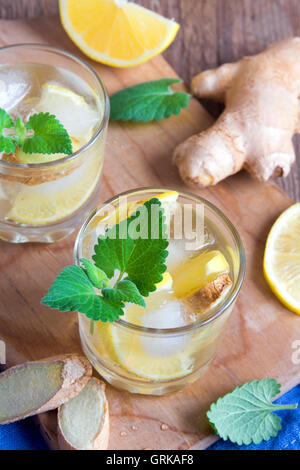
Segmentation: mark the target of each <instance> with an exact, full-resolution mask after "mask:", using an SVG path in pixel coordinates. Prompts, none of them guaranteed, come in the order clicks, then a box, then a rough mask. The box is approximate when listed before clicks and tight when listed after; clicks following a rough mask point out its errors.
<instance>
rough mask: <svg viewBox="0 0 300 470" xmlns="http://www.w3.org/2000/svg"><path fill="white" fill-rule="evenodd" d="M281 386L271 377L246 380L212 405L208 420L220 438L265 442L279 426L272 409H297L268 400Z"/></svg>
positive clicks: (240, 443) (274, 433) (240, 442)
mask: <svg viewBox="0 0 300 470" xmlns="http://www.w3.org/2000/svg"><path fill="white" fill-rule="evenodd" d="M280 387H281V386H280V384H279V383H277V381H276V380H275V379H271V378H266V379H262V380H253V381H252V382H247V383H245V384H244V385H242V386H241V387H237V388H235V389H234V390H233V391H232V392H231V393H228V394H227V395H225V396H224V397H222V398H219V399H218V400H217V401H216V403H213V404H212V405H211V407H210V410H209V411H208V412H207V417H208V419H209V422H210V423H211V425H212V427H213V428H214V430H215V431H216V433H217V434H218V435H219V436H220V437H222V438H223V439H224V440H227V439H229V440H230V441H231V442H234V443H236V444H239V445H242V444H245V445H249V444H251V443H254V444H259V443H260V442H262V441H267V440H268V439H270V438H271V437H275V436H277V434H278V432H279V431H280V429H281V418H280V417H279V416H277V415H276V414H274V413H273V412H274V411H279V410H286V409H296V408H297V405H277V404H273V403H271V398H273V397H275V396H276V395H278V393H279V392H280Z"/></svg>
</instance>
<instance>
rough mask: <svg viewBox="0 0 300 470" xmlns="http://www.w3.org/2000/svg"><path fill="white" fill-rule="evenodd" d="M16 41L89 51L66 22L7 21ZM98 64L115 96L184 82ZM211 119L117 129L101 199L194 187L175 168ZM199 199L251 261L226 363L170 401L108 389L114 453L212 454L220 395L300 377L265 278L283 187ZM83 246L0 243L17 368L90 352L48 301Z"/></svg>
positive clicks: (5, 335) (8, 37)
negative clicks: (263, 381) (137, 86)
mask: <svg viewBox="0 0 300 470" xmlns="http://www.w3.org/2000/svg"><path fill="white" fill-rule="evenodd" d="M12 42H19V43H20V42H43V43H47V44H52V45H55V46H60V47H63V48H64V49H67V50H70V51H71V52H75V53H78V54H79V55H81V54H80V53H79V52H78V50H77V48H76V46H74V44H73V43H72V42H71V41H70V40H69V38H68V37H67V35H66V34H65V32H64V31H63V29H62V27H61V26H60V24H59V21H58V18H57V17H53V18H50V17H49V18H43V19H40V20H39V21H38V22H37V21H35V20H28V21H12V22H7V21H5V20H1V21H0V45H4V44H9V43H12ZM91 63H92V65H93V66H94V67H95V69H96V70H97V71H98V72H99V74H100V75H101V76H102V78H103V80H104V82H105V83H106V85H107V87H108V89H109V92H110V93H111V92H114V91H116V90H118V89H121V88H123V87H124V86H128V85H132V84H134V83H138V82H141V81H143V80H150V79H157V78H159V77H170V76H174V71H173V70H172V69H171V68H170V66H169V65H168V64H167V63H166V62H165V61H164V59H163V58H162V57H160V56H159V57H157V58H155V59H154V60H152V61H150V62H148V63H146V64H143V65H142V66H140V67H137V68H135V69H112V68H110V67H106V66H102V65H100V64H96V63H94V62H91ZM210 123H211V118H210V116H209V115H208V114H207V112H206V111H205V110H204V109H203V108H202V106H201V105H200V104H199V102H198V101H196V100H195V99H193V100H191V103H190V106H189V108H188V109H187V110H183V111H182V112H181V113H180V114H179V115H178V116H173V117H172V118H170V119H166V120H163V121H161V122H159V123H149V124H140V123H136V124H133V123H124V124H120V123H111V124H110V126H109V133H108V143H107V147H106V157H105V165H104V175H103V178H102V190H101V201H103V200H105V199H107V198H108V197H110V196H112V195H113V194H117V193H119V192H121V191H124V190H127V189H130V188H135V187H138V186H169V187H174V188H178V189H181V188H184V189H187V188H186V187H184V185H183V183H182V182H181V181H180V179H179V177H178V173H177V170H176V168H175V167H174V166H173V165H172V163H171V154H172V150H173V148H174V146H175V145H176V144H177V143H178V142H180V141H182V140H183V139H185V138H186V137H187V136H189V135H191V134H193V133H195V132H196V131H199V130H201V129H204V128H205V127H207V126H208V125H209V124H210ZM198 193H199V194H201V195H202V196H204V197H206V198H207V199H209V200H210V201H212V202H213V203H215V204H216V205H217V206H218V207H220V208H221V209H222V210H223V211H224V212H225V213H226V214H227V215H228V216H229V218H230V219H231V221H232V222H233V223H234V224H235V225H236V227H237V229H238V230H239V232H240V233H241V236H242V239H243V242H244V244H245V249H246V257H247V263H248V267H247V274H246V279H245V283H244V286H243V288H242V291H241V293H240V296H239V298H238V300H237V304H236V307H235V309H234V312H233V314H232V316H231V318H230V321H229V325H228V327H227V329H226V332H225V335H224V338H223V341H222V344H221V347H220V350H219V353H218V356H217V358H216V359H215V361H214V362H213V364H212V366H211V368H210V369H209V371H208V372H207V373H206V374H205V375H204V376H203V377H202V378H200V379H199V380H198V381H196V382H195V383H194V384H193V385H192V386H190V387H188V388H186V389H185V390H184V391H182V392H179V393H176V394H172V395H170V396H166V397H161V398H157V397H156V398H155V397H143V396H135V395H131V394H129V393H126V392H119V391H117V390H116V389H114V388H112V387H110V386H108V387H107V393H108V399H109V405H110V416H111V437H110V444H109V445H110V448H111V449H145V448H151V449H161V448H163V449H186V448H192V447H193V448H197V449H201V448H205V447H206V446H207V445H209V444H210V443H212V442H213V441H214V440H215V439H216V436H215V435H213V434H211V429H210V428H209V426H208V423H207V420H206V417H205V412H206V411H207V409H208V407H209V404H210V403H211V402H212V401H214V400H215V399H216V398H217V397H218V396H221V395H223V394H224V393H226V392H228V391H230V390H231V389H233V388H234V387H235V386H236V385H238V384H241V383H243V382H245V381H248V380H252V379H254V378H262V377H267V376H271V377H274V378H276V379H277V380H278V381H279V382H280V383H281V384H282V385H283V387H282V392H284V391H286V390H287V389H289V388H291V387H293V386H294V385H295V384H296V383H298V382H299V381H300V368H299V366H297V365H295V364H293V362H292V353H293V349H292V343H293V341H295V340H299V338H300V317H299V316H297V315H294V314H292V313H291V312H289V311H287V310H286V309H285V308H284V307H283V306H282V305H281V304H280V303H279V302H278V301H277V299H276V298H275V297H274V296H273V295H272V293H271V292H270V290H269V288H268V286H267V284H266V282H265V281H264V278H263V273H262V257H263V251H264V245H265V240H266V236H267V233H268V231H269V229H270V227H271V224H272V223H273V222H274V220H275V218H276V217H277V216H278V215H279V214H280V213H281V211H282V210H284V209H285V208H286V207H288V206H289V205H290V203H291V201H290V199H289V198H288V196H286V195H285V194H284V193H283V192H282V191H281V190H280V188H278V187H277V186H275V185H274V184H266V185H262V184H258V183H256V182H255V181H254V180H252V179H251V178H250V177H249V176H248V175H247V174H246V173H245V172H241V173H239V174H238V175H235V176H234V177H231V178H228V179H227V180H226V181H224V182H223V183H221V184H219V185H217V186H216V187H213V188H210V189H208V190H205V191H198ZM99 202H100V201H99ZM73 244H74V236H71V237H69V238H68V239H66V240H65V241H62V242H60V243H57V244H54V245H30V244H28V245H11V244H8V243H4V242H0V252H1V257H0V339H1V340H4V341H5V343H6V345H7V366H11V365H13V364H16V363H20V362H23V361H25V360H32V359H39V358H43V357H46V356H50V355H54V354H59V353H69V352H76V351H81V347H80V342H79V335H78V325H77V318H76V315H75V314H71V313H60V312H58V311H53V310H50V309H48V308H46V307H45V306H41V305H40V300H41V298H42V297H43V295H44V294H45V292H46V291H47V289H48V287H49V285H50V284H51V282H52V281H53V279H54V278H55V277H56V275H57V274H58V272H59V271H60V270H61V269H62V268H63V267H64V266H65V265H67V264H71V263H72V251H73ZM39 424H40V425H41V427H42V429H43V431H44V432H46V433H47V436H48V438H49V439H50V441H51V443H52V446H53V447H55V441H56V421H55V413H52V414H45V415H41V416H40V417H39ZM163 425H166V426H163ZM135 428H137V430H135Z"/></svg>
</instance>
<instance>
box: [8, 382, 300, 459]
mask: <svg viewBox="0 0 300 470" xmlns="http://www.w3.org/2000/svg"><path fill="white" fill-rule="evenodd" d="M276 403H282V404H288V403H289V404H290V403H299V407H298V409H297V410H287V411H281V412H280V417H281V418H282V430H281V431H280V432H279V433H278V436H277V437H274V438H273V439H270V440H269V441H267V442H263V443H261V444H259V445H250V446H237V445H235V444H232V443H231V442H228V441H226V442H225V441H223V440H222V439H220V440H219V441H217V442H216V443H215V444H213V445H212V446H211V447H209V449H208V450H237V449H239V450H300V384H299V385H297V387H295V388H293V389H292V390H290V391H289V392H287V393H286V394H285V395H283V396H282V397H281V398H279V399H278V400H276ZM0 450H47V445H46V444H45V442H44V440H43V438H42V436H41V435H40V433H39V431H38V429H37V428H36V426H35V424H34V423H33V421H32V420H31V419H30V418H29V419H26V420H24V421H20V422H18V423H13V424H7V425H5V426H0Z"/></svg>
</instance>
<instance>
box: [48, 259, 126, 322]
mask: <svg viewBox="0 0 300 470" xmlns="http://www.w3.org/2000/svg"><path fill="white" fill-rule="evenodd" d="M42 304H44V305H47V306H48V307H50V308H57V309H59V310H60V311H62V312H65V311H71V312H74V311H78V312H80V313H84V314H85V315H86V316H87V317H88V318H91V319H92V320H94V321H99V320H101V321H102V322H107V321H110V322H112V321H114V320H118V318H119V317H120V316H121V315H123V310H122V309H123V307H124V304H123V303H121V302H114V301H111V300H110V299H107V298H104V297H101V296H100V295H97V294H96V292H95V290H94V287H93V284H92V283H91V281H90V280H89V278H88V277H87V275H86V274H85V272H84V270H83V269H82V268H80V267H79V266H68V267H67V268H64V269H63V270H62V271H61V273H60V274H59V275H58V277H57V278H56V279H55V281H54V282H53V284H52V286H51V287H50V289H49V292H48V293H47V294H46V296H45V297H44V298H43V300H42Z"/></svg>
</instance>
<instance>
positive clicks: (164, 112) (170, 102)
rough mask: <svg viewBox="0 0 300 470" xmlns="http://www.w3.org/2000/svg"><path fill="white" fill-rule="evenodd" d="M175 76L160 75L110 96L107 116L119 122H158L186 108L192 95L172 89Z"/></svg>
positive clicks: (177, 80) (175, 81)
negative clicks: (160, 76) (160, 77)
mask: <svg viewBox="0 0 300 470" xmlns="http://www.w3.org/2000/svg"><path fill="white" fill-rule="evenodd" d="M180 82H182V80H180V79H177V78H163V79H161V80H153V81H150V82H144V83H140V84H138V85H135V86H131V87H128V88H125V89H124V90H120V91H118V92H117V93H115V94H114V95H112V96H111V97H110V107H111V111H110V119H112V120H120V121H134V122H137V121H143V122H149V121H160V120H161V119H163V118H168V117H170V116H171V114H179V113H180V110H181V109H182V108H187V106H188V104H189V99H190V97H191V95H189V94H187V93H183V92H179V91H173V90H172V89H171V88H170V87H171V85H173V84H176V83H180Z"/></svg>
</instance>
